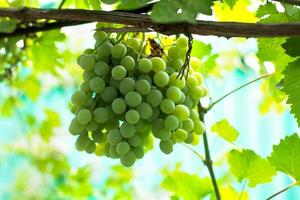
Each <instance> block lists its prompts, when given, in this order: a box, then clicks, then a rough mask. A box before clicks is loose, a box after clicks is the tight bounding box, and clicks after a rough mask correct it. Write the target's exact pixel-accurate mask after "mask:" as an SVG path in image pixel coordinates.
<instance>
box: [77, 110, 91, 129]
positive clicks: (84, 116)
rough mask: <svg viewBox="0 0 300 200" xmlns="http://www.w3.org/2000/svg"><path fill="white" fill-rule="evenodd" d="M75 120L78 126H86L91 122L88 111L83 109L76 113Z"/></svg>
mask: <svg viewBox="0 0 300 200" xmlns="http://www.w3.org/2000/svg"><path fill="white" fill-rule="evenodd" d="M76 119H77V121H78V122H79V123H80V124H82V125H86V124H87V123H89V122H90V121H91V119H92V113H91V111H89V110H88V109H85V108H83V109H81V110H80V111H79V112H78V113H77V115H76Z"/></svg>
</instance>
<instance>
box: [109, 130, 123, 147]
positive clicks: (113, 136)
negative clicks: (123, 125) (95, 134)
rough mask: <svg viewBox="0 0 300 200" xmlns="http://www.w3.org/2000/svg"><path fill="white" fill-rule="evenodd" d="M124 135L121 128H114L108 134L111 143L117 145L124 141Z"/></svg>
mask: <svg viewBox="0 0 300 200" xmlns="http://www.w3.org/2000/svg"><path fill="white" fill-rule="evenodd" d="M122 139H123V137H122V135H121V131H120V130H119V129H112V130H110V131H109V132H108V134H107V141H108V142H109V143H110V144H111V145H117V144H118V143H120V142H121V141H122Z"/></svg>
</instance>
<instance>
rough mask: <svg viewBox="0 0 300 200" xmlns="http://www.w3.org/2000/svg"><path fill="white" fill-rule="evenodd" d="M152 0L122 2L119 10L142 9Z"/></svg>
mask: <svg viewBox="0 0 300 200" xmlns="http://www.w3.org/2000/svg"><path fill="white" fill-rule="evenodd" d="M150 1H151V0H122V1H120V4H119V6H118V9H121V10H133V9H137V8H141V7H143V6H144V5H146V4H147V3H149V2H150Z"/></svg>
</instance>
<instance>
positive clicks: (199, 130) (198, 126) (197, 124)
mask: <svg viewBox="0 0 300 200" xmlns="http://www.w3.org/2000/svg"><path fill="white" fill-rule="evenodd" d="M194 132H195V133H196V134H197V135H202V134H204V132H205V126H204V124H203V122H201V121H200V120H197V121H194Z"/></svg>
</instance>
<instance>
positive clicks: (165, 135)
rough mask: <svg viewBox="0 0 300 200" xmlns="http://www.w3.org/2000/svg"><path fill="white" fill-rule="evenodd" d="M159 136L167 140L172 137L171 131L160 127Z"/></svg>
mask: <svg viewBox="0 0 300 200" xmlns="http://www.w3.org/2000/svg"><path fill="white" fill-rule="evenodd" d="M158 137H159V138H160V139H161V140H163V141H166V140H169V139H170V137H171V131H169V130H167V129H165V128H163V129H160V130H159V131H158Z"/></svg>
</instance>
